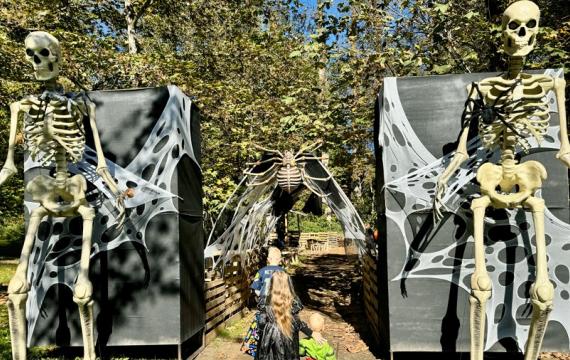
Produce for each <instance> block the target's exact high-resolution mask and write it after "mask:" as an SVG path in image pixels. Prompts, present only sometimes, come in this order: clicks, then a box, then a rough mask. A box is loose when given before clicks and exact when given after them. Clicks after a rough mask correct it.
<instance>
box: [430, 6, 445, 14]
mask: <svg viewBox="0 0 570 360" xmlns="http://www.w3.org/2000/svg"><path fill="white" fill-rule="evenodd" d="M433 7H434V8H435V9H436V10H437V11H438V12H440V13H441V14H445V13H447V10H449V4H434V5H433Z"/></svg>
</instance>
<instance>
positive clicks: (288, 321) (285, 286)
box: [271, 271, 294, 339]
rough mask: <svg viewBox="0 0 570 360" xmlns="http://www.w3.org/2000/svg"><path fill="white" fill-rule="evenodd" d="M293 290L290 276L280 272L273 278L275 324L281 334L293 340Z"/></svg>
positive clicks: (272, 299) (272, 303)
mask: <svg viewBox="0 0 570 360" xmlns="http://www.w3.org/2000/svg"><path fill="white" fill-rule="evenodd" d="M293 298H294V294H293V289H291V286H290V283H289V275H287V273H285V272H283V271H278V272H275V273H274V274H273V276H271V309H272V310H273V314H274V315H275V322H276V323H277V327H278V328H279V330H281V333H282V334H283V335H285V336H286V337H288V338H289V339H291V338H292V337H293V314H292V313H291V309H292V308H293Z"/></svg>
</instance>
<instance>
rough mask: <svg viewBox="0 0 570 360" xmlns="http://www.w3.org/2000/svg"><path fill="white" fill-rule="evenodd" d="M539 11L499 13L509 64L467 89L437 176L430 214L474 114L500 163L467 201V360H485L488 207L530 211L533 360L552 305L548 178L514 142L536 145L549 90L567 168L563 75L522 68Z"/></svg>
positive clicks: (463, 154) (487, 170)
mask: <svg viewBox="0 0 570 360" xmlns="http://www.w3.org/2000/svg"><path fill="white" fill-rule="evenodd" d="M539 16H540V10H539V9H538V7H537V6H536V4H534V3H533V2H531V1H518V2H515V3H514V4H512V5H511V6H509V8H507V10H506V11H505V13H504V16H503V42H504V43H503V46H504V49H505V52H506V53H507V54H508V55H509V56H510V63H509V70H508V72H506V73H505V74H504V75H502V76H499V77H493V78H487V79H483V80H481V81H480V82H479V83H474V84H472V85H471V86H470V87H469V88H468V93H469V97H468V100H467V102H466V105H465V106H466V109H465V113H464V125H463V127H464V128H463V130H462V133H461V136H460V141H459V146H458V148H457V151H456V154H455V155H454V157H453V159H452V161H451V162H450V164H449V166H448V167H447V168H446V170H445V171H444V172H443V173H442V175H441V176H440V178H439V179H438V183H437V191H436V197H435V199H434V215H435V217H436V219H440V218H441V216H442V214H441V206H442V205H443V203H442V202H443V200H442V199H443V196H444V195H445V191H446V187H447V182H448V180H449V179H450V177H451V176H452V175H453V174H454V173H455V171H456V170H457V169H458V168H459V166H460V165H461V164H462V163H463V162H464V161H465V160H466V159H467V147H466V144H467V133H468V131H469V126H468V125H469V123H470V122H471V121H479V124H478V130H479V137H480V138H481V140H482V142H483V144H484V145H485V146H486V147H487V148H490V149H496V148H498V149H500V153H501V157H500V161H499V164H493V163H485V164H483V165H482V166H481V167H480V168H479V170H478V171H477V181H478V182H479V184H480V192H481V197H479V198H477V199H475V200H473V201H472V203H471V209H472V211H473V223H474V229H473V237H474V241H475V271H474V273H473V275H472V277H471V297H470V303H471V310H470V330H471V360H483V340H484V337H485V309H486V304H487V300H488V299H489V298H490V297H491V296H492V283H491V279H490V277H489V275H488V273H487V269H486V266H485V249H484V236H483V234H484V217H485V209H486V208H487V207H489V206H490V207H494V208H499V209H504V208H508V209H512V208H525V209H528V210H530V211H531V212H532V217H533V222H534V227H535V235H536V255H535V256H536V280H535V282H534V283H533V284H532V286H531V290H530V300H531V302H532V305H533V316H532V320H531V325H530V331H529V337H528V340H527V343H526V348H525V360H535V359H536V358H537V357H538V355H539V352H540V348H541V345H542V340H543V337H544V333H545V330H546V326H547V324H548V315H549V314H550V312H551V311H552V306H553V305H552V300H553V298H554V289H553V286H552V284H551V282H550V280H549V278H548V271H547V270H548V267H547V256H546V242H545V235H544V210H545V204H544V200H543V199H541V198H538V197H536V196H535V193H536V191H537V190H538V189H539V188H540V187H541V185H542V181H544V180H546V177H547V174H546V170H545V169H544V166H543V165H542V164H540V163H539V162H537V161H526V162H523V163H520V164H519V163H518V160H517V158H516V157H515V154H516V151H517V149H522V150H525V149H527V148H528V141H527V140H526V137H529V136H532V137H534V138H535V139H536V140H537V142H538V143H539V144H540V142H541V141H542V138H543V136H544V134H546V131H547V127H548V121H549V119H550V116H549V113H548V108H549V107H548V104H547V103H546V94H547V93H548V92H549V91H554V93H555V95H556V98H557V102H558V112H559V115H560V129H561V130H560V143H561V146H560V151H559V152H558V154H557V156H556V157H557V158H559V159H560V160H561V161H562V162H563V163H564V164H565V165H566V166H567V167H570V145H569V142H568V134H567V130H566V109H565V105H564V104H565V95H564V87H565V82H564V80H561V79H555V78H552V77H550V76H547V75H531V74H527V73H524V72H523V68H522V66H523V63H524V56H526V55H527V54H528V53H529V52H530V51H531V50H532V49H533V48H534V45H535V41H536V36H535V35H536V32H537V31H538V22H539Z"/></svg>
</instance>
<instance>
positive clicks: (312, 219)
mask: <svg viewBox="0 0 570 360" xmlns="http://www.w3.org/2000/svg"><path fill="white" fill-rule="evenodd" d="M288 219H289V230H297V229H298V225H297V216H295V215H294V214H289V218H288ZM299 220H300V221H301V232H330V231H336V232H342V227H341V225H340V222H339V221H338V219H337V218H336V216H335V215H334V214H331V220H330V221H328V220H327V218H326V217H325V216H316V215H306V216H300V217H299Z"/></svg>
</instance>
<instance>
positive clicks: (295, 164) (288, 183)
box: [244, 142, 331, 197]
mask: <svg viewBox="0 0 570 360" xmlns="http://www.w3.org/2000/svg"><path fill="white" fill-rule="evenodd" d="M320 146H321V144H320V143H318V142H317V143H314V144H312V145H308V146H304V147H302V148H301V149H300V150H299V151H298V152H297V153H296V154H294V153H293V152H292V151H291V150H286V151H285V153H284V154H283V153H281V152H280V151H278V150H271V149H266V148H264V147H261V146H256V147H257V148H258V149H260V150H264V151H265V152H266V153H268V154H270V155H271V157H270V158H268V159H265V160H261V161H257V162H255V163H248V165H254V168H252V169H250V170H249V171H244V173H245V174H246V175H250V176H252V177H254V180H253V181H251V182H249V184H248V185H250V186H258V185H263V184H267V183H268V182H270V181H273V180H274V179H277V184H278V186H279V188H281V189H282V190H283V191H285V192H286V193H289V194H290V193H292V192H293V191H295V190H296V189H297V188H299V186H300V185H301V184H304V185H305V186H306V187H307V188H308V189H309V190H311V191H312V192H313V193H315V194H317V195H318V196H321V197H323V196H326V194H323V193H321V192H320V191H318V190H317V189H315V188H314V187H313V186H311V184H310V183H309V182H308V181H307V180H315V181H328V180H329V179H330V178H331V175H330V174H329V175H328V176H327V177H324V178H316V177H312V176H309V175H307V174H306V172H305V162H306V161H309V160H321V159H322V158H320V157H315V156H313V155H312V154H310V153H309V152H310V151H315V150H317V149H318V148H319V147H320ZM267 163H272V164H271V166H270V167H269V169H267V170H265V171H262V172H254V169H255V167H257V166H258V165H261V164H267Z"/></svg>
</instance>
